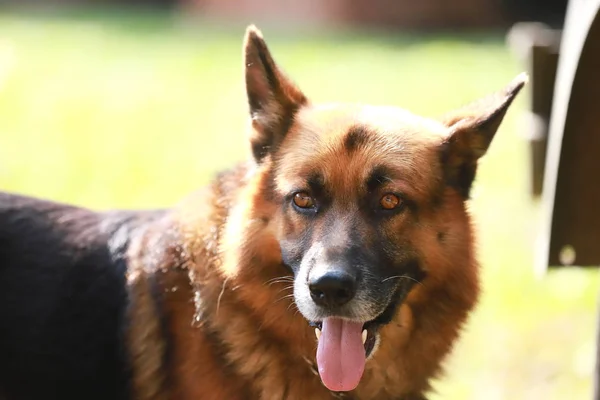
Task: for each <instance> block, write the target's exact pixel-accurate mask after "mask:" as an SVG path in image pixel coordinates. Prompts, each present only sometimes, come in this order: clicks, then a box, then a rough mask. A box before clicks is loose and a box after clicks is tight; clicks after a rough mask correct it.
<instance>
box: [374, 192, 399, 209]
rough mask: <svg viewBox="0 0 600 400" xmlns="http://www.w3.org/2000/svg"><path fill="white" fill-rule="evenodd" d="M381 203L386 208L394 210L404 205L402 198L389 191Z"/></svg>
mask: <svg viewBox="0 0 600 400" xmlns="http://www.w3.org/2000/svg"><path fill="white" fill-rule="evenodd" d="M379 204H380V205H381V208H383V209H384V210H393V209H396V208H398V207H400V206H401V205H402V200H400V198H399V197H398V196H396V195H395V194H392V193H388V194H386V195H384V196H383V197H382V198H381V200H379Z"/></svg>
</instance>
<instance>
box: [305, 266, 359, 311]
mask: <svg viewBox="0 0 600 400" xmlns="http://www.w3.org/2000/svg"><path fill="white" fill-rule="evenodd" d="M308 288H309V289H310V296H311V297H312V299H313V301H314V302H315V303H316V304H318V305H320V306H327V307H339V306H342V305H344V304H346V303H347V302H349V301H350V300H352V298H353V297H354V295H355V294H356V278H355V277H354V276H352V275H350V274H349V273H347V272H345V271H327V272H325V273H324V274H321V275H318V276H316V277H311V278H309V282H308Z"/></svg>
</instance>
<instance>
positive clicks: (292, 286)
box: [277, 285, 294, 293]
mask: <svg viewBox="0 0 600 400" xmlns="http://www.w3.org/2000/svg"><path fill="white" fill-rule="evenodd" d="M293 288H294V285H289V286H286V287H284V288H283V289H280V290H278V291H277V293H281V292H283V291H284V290H290V289H293Z"/></svg>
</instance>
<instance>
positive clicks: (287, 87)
mask: <svg viewBox="0 0 600 400" xmlns="http://www.w3.org/2000/svg"><path fill="white" fill-rule="evenodd" d="M244 65H245V74H246V92H247V94H248V105H249V106H250V116H251V118H252V132H251V137H250V143H251V145H252V154H253V155H254V158H255V159H256V161H257V162H261V161H262V160H263V159H264V158H265V156H266V155H268V154H269V153H271V152H272V151H274V150H275V149H276V148H277V146H278V145H279V144H280V143H281V141H282V140H283V138H284V137H285V135H286V133H287V131H288V130H289V128H290V125H291V123H292V120H293V118H294V114H295V113H296V111H297V110H298V109H299V108H300V107H301V106H302V105H304V104H306V103H307V100H306V97H305V96H304V94H303V93H302V92H301V91H300V89H298V88H297V87H296V85H294V83H293V82H292V81H291V80H290V79H289V78H287V77H286V76H285V74H284V73H283V72H282V71H281V70H280V69H279V67H278V66H277V64H275V61H274V60H273V58H272V57H271V54H270V53H269V49H268V48H267V44H266V43H265V41H264V39H263V37H262V34H261V33H260V31H259V30H258V29H257V28H256V27H255V26H253V25H251V26H249V27H248V29H247V30H246V37H245V40H244Z"/></svg>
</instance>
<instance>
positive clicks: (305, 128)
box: [277, 104, 447, 190]
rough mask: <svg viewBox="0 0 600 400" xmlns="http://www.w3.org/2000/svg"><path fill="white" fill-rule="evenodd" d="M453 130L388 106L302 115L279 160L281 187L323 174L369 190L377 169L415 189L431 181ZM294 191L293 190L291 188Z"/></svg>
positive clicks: (312, 110)
mask: <svg viewBox="0 0 600 400" xmlns="http://www.w3.org/2000/svg"><path fill="white" fill-rule="evenodd" d="M446 134H447V128H446V127H444V126H443V125H442V124H441V123H439V122H437V121H434V120H429V119H426V118H423V117H419V116H416V115H414V114H412V113H410V112H408V111H406V110H403V109H401V108H397V107H387V106H366V105H344V104H329V105H319V106H309V107H306V108H303V109H301V110H299V112H298V114H297V115H296V117H295V120H294V124H293V125H292V128H291V130H290V132H289V133H288V137H287V138H286V140H285V141H284V143H283V145H282V148H281V151H280V154H279V157H278V164H279V168H278V171H279V173H278V179H277V180H278V186H279V187H280V189H282V190H287V189H290V188H291V187H293V186H295V181H298V180H301V179H304V178H306V177H308V176H313V175H319V176H320V177H323V178H324V179H325V180H328V181H330V182H331V181H334V182H336V183H338V184H339V187H340V188H341V187H346V188H350V187H356V186H358V185H363V184H364V182H365V181H366V180H367V179H368V178H369V175H370V174H371V173H372V172H373V170H375V169H381V168H382V167H383V169H385V170H389V171H391V172H392V173H394V174H395V175H396V176H400V177H402V178H403V180H405V181H406V182H407V184H409V185H411V181H419V182H421V183H420V184H419V186H420V187H421V188H423V189H425V186H426V185H424V183H425V181H426V180H429V178H430V177H429V176H428V175H430V174H431V171H430V169H427V168H425V169H424V168H422V166H423V165H430V164H432V162H433V157H436V154H437V150H436V149H437V148H438V146H439V143H441V140H442V138H443V137H444V136H445V135H446ZM287 186H289V187H287Z"/></svg>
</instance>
